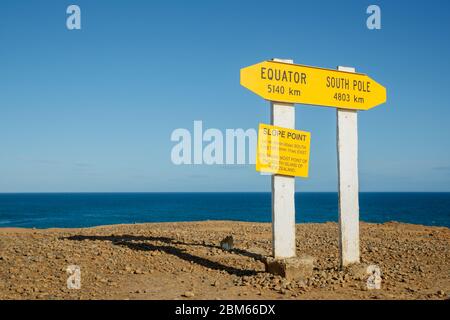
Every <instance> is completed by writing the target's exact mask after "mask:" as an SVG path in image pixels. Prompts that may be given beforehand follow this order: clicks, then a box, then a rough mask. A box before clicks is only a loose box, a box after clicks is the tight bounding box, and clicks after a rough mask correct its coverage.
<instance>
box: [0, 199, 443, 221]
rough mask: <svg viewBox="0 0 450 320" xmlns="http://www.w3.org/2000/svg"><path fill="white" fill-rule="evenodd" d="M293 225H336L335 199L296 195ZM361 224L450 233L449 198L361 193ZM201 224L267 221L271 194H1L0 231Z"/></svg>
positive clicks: (269, 213)
mask: <svg viewBox="0 0 450 320" xmlns="http://www.w3.org/2000/svg"><path fill="white" fill-rule="evenodd" d="M295 201H296V203H295V206H296V221H297V223H304V222H326V221H337V219H338V208H337V203H338V196H337V193H331V192H330V193H297V194H296V198H295ZM360 218H361V220H362V221H366V222H375V223H382V222H387V221H399V222H406V223H414V224H423V225H429V226H445V227H450V193H379V192H376V193H375V192H368V193H360ZM201 220H235V221H255V222H270V221H271V194H270V193H21V194H0V227H27V228H31V227H35V228H50V227H62V228H67V227H90V226H97V225H108V224H118V223H143V222H173V221H201Z"/></svg>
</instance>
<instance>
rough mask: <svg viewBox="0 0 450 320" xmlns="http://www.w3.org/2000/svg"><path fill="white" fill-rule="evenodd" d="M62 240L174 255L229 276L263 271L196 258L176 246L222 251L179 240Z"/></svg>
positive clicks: (245, 253) (249, 254) (253, 255)
mask: <svg viewBox="0 0 450 320" xmlns="http://www.w3.org/2000/svg"><path fill="white" fill-rule="evenodd" d="M62 239H68V240H72V241H85V240H87V241H89V240H90V241H110V242H111V243H112V244H114V245H117V246H124V247H127V248H130V249H132V250H137V251H162V252H165V253H167V254H171V255H174V256H176V257H178V258H180V259H183V260H186V261H188V262H191V261H192V262H193V263H196V264H198V265H201V266H203V267H205V268H210V269H214V270H219V271H222V270H223V271H226V272H227V273H229V274H233V275H237V276H250V275H255V274H258V273H260V272H261V271H255V270H245V269H238V268H235V267H232V266H228V265H224V264H222V263H219V262H216V261H212V260H209V259H206V258H203V257H199V256H195V255H193V254H190V253H188V252H186V251H185V250H184V249H181V248H177V247H176V245H186V246H201V247H208V248H216V249H220V250H222V248H221V247H219V246H214V245H208V244H200V243H186V242H182V241H179V240H175V239H172V238H168V237H145V236H133V235H117V236H116V235H114V236H95V235H93V236H86V235H75V236H70V237H64V238H62ZM155 242H162V243H164V244H165V245H158V244H155ZM229 252H232V253H236V254H239V255H243V256H246V257H249V258H253V259H255V260H259V261H263V259H264V257H263V256H262V255H260V254H257V253H253V252H249V251H246V250H242V249H231V250H229Z"/></svg>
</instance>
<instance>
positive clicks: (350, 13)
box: [0, 0, 450, 192]
mask: <svg viewBox="0 0 450 320" xmlns="http://www.w3.org/2000/svg"><path fill="white" fill-rule="evenodd" d="M70 4H77V5H79V6H80V7H81V12H82V30H75V31H69V30H68V29H67V28H66V18H67V14H66V8H67V6H68V5H70ZM370 4H378V5H379V6H380V7H381V12H382V29H381V30H368V29H367V28H366V18H367V16H368V15H367V14H366V8H367V6H368V5H370ZM449 12H450V2H448V1H420V2H419V1H417V2H415V1H373V2H372V1H371V2H369V1H341V2H337V1H314V2H313V1H276V2H274V1H124V0H123V1H115V0H110V1H100V0H97V1H84V0H73V1H71V2H69V1H63V0H57V1H56V0H54V1H51V0H49V1H23V0H19V1H17V0H14V1H1V2H0V40H1V46H0V63H1V72H0V97H1V98H0V192H80V191H82V192H97V191H103V192H115V191H118V192H119V191H149V192H151V191H269V190H270V178H269V177H267V176H260V175H259V174H258V173H257V172H256V171H255V169H254V166H253V165H243V166H242V165H241V166H218V165H213V166H207V165H200V166H187V165H182V166H175V165H174V164H172V162H171V159H170V152H171V149H172V147H173V146H174V145H175V143H174V142H172V141H170V135H171V133H172V131H173V130H174V129H176V128H187V129H191V130H192V127H193V121H194V120H202V121H203V125H204V127H205V128H219V129H221V130H225V129H226V128H244V129H248V128H256V127H257V126H258V123H261V122H262V123H268V122H269V116H270V109H269V103H268V102H266V101H264V100H263V99H261V98H260V97H258V96H256V95H255V94H253V93H251V92H249V91H248V90H246V89H244V88H243V87H241V86H240V85H239V70H240V69H241V68H242V67H245V66H248V65H252V64H255V63H257V62H260V61H263V60H267V59H271V58H274V57H279V58H291V59H293V60H294V61H295V62H296V63H300V64H307V65H316V66H321V67H326V68H335V67H336V66H337V65H344V66H353V67H355V68H356V70H357V71H359V72H362V73H367V74H368V75H370V76H371V77H372V78H373V79H375V80H376V81H378V82H379V83H381V84H383V85H384V86H386V88H387V90H388V102H387V103H386V104H384V105H381V106H379V107H377V108H375V109H372V110H369V111H365V112H360V113H359V167H360V188H361V191H450V143H449V141H450V126H449V120H450V98H449V95H448V90H449V89H450V80H449V77H448V75H449V74H450V45H449V39H450V19H448V16H449ZM296 127H297V129H301V130H307V131H310V132H311V135H312V145H311V164H310V177H309V178H308V179H297V191H336V189H337V169H336V166H337V165H336V110H335V109H333V108H324V107H312V106H302V105H297V106H296Z"/></svg>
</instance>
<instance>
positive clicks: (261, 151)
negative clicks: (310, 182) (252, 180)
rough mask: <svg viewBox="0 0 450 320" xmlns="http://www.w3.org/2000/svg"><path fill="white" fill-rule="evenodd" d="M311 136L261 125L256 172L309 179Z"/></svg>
mask: <svg viewBox="0 0 450 320" xmlns="http://www.w3.org/2000/svg"><path fill="white" fill-rule="evenodd" d="M310 141H311V134H310V133H309V132H306V131H299V130H293V129H287V128H282V127H277V126H271V125H268V124H262V123H261V124H260V125H259V130H258V148H257V151H256V170H257V171H260V172H268V173H274V174H282V175H287V176H296V177H305V178H306V177H308V167H309V150H310Z"/></svg>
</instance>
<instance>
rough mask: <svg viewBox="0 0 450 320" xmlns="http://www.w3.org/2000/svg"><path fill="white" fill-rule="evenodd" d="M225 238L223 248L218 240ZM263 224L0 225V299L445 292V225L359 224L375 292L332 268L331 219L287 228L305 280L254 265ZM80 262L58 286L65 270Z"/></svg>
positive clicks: (429, 295)
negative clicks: (75, 273)
mask: <svg viewBox="0 0 450 320" xmlns="http://www.w3.org/2000/svg"><path fill="white" fill-rule="evenodd" d="M228 235H232V236H233V238H234V249H233V250H231V251H225V250H222V249H221V248H220V245H219V244H220V241H221V240H222V239H223V238H225V237H226V236H228ZM270 253H271V227H270V224H263V223H244V222H229V221H214V222H212V221H207V222H193V223H157V224H156V223H155V224H135V225H115V226H102V227H95V228H83V229H46V230H34V229H11V228H9V229H6V228H5V229H0V299H448V295H449V293H450V229H448V228H444V227H426V226H419V225H409V224H401V223H395V222H390V223H385V224H368V223H361V255H362V262H363V263H367V264H376V265H378V266H379V267H380V268H381V272H382V288H381V290H367V286H366V279H364V278H363V277H358V276H355V275H353V274H351V273H349V272H348V271H341V270H340V268H339V260H338V229H337V225H336V224H335V223H324V224H299V225H297V253H298V254H301V253H302V254H303V253H306V254H309V255H312V256H313V257H315V258H317V263H316V266H315V269H314V274H313V276H312V277H310V278H308V279H306V280H305V281H300V280H299V281H291V282H289V281H287V280H285V279H283V278H281V277H279V276H273V275H270V274H268V273H265V272H264V264H263V263H262V262H261V257H262V256H267V255H270ZM68 265H78V266H80V268H81V289H79V290H76V289H68V288H67V284H66V280H67V277H68V275H67V273H66V268H67V266H68Z"/></svg>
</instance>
